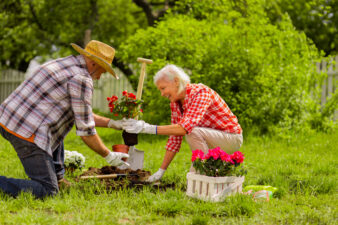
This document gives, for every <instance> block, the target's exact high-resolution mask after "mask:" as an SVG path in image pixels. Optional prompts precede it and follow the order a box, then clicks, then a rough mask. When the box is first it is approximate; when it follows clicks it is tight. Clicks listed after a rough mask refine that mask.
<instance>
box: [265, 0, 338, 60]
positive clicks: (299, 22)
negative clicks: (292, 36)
mask: <svg viewBox="0 0 338 225" xmlns="http://www.w3.org/2000/svg"><path fill="white" fill-rule="evenodd" d="M265 9H266V11H267V13H268V16H269V18H270V19H271V21H272V22H273V23H278V22H279V21H280V20H281V18H282V17H283V15H284V14H285V13H287V14H288V15H289V16H290V18H291V20H292V23H293V25H294V26H295V27H296V28H297V29H298V30H300V31H304V32H305V34H306V36H307V37H309V38H310V39H311V40H312V41H313V42H314V43H315V45H316V46H317V48H318V49H320V50H323V51H324V52H325V55H326V56H328V55H335V54H338V32H337V25H338V1H336V0H274V1H266V5H265Z"/></svg>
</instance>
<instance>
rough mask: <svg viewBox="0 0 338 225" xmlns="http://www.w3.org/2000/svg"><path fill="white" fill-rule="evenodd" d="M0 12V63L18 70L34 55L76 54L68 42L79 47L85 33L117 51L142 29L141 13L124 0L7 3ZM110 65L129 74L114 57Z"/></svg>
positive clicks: (23, 0)
mask: <svg viewBox="0 0 338 225" xmlns="http://www.w3.org/2000/svg"><path fill="white" fill-rule="evenodd" d="M0 8H1V9H2V10H1V13H0V49H1V52H3V54H2V55H0V64H1V65H2V67H11V68H16V69H19V70H21V71H25V70H26V68H27V66H28V63H29V61H30V60H31V59H32V58H34V57H35V56H38V55H40V56H47V57H51V58H55V57H62V56H65V55H68V54H71V53H75V52H73V51H72V49H71V48H70V45H69V44H70V43H72V42H73V43H76V44H79V45H80V46H84V45H85V43H84V42H85V41H86V34H87V35H88V34H90V36H91V38H92V39H98V40H100V41H103V42H106V43H108V44H110V45H112V46H114V47H115V48H116V49H118V47H119V45H120V44H121V42H122V41H124V40H125V39H126V38H127V37H128V36H129V35H131V34H133V33H134V32H135V31H136V30H137V29H139V28H141V27H146V26H147V24H146V18H145V16H143V13H142V11H140V10H139V8H138V7H137V6H136V5H135V4H134V3H133V2H132V1H126V0H110V1H106V0H85V1H83V0H71V1H69V0H61V1H60V0H58V1H55V0H48V1H47V0H30V1H26V0H19V1H17V0H8V1H2V2H1V3H0ZM87 39H88V38H87ZM114 65H115V66H117V67H119V68H120V69H121V70H122V71H123V72H124V73H125V74H127V75H130V74H132V71H131V70H130V69H129V68H128V67H126V66H125V65H124V64H123V62H121V61H119V60H118V57H117V59H115V60H114Z"/></svg>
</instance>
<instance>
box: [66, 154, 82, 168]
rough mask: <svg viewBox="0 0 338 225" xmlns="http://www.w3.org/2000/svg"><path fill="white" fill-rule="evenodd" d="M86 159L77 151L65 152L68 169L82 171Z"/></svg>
mask: <svg viewBox="0 0 338 225" xmlns="http://www.w3.org/2000/svg"><path fill="white" fill-rule="evenodd" d="M85 161H86V158H85V157H84V156H83V155H82V154H81V153H78V152H77V151H67V150H65V160H64V162H65V167H66V169H71V170H75V169H81V168H83V167H84V164H85Z"/></svg>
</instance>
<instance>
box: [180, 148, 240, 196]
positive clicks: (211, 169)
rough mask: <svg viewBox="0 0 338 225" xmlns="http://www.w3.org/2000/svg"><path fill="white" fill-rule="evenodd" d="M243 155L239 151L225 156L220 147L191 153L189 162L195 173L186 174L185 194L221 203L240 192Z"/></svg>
mask: <svg viewBox="0 0 338 225" xmlns="http://www.w3.org/2000/svg"><path fill="white" fill-rule="evenodd" d="M243 160H244V155H243V154H242V153H241V152H240V151H236V152H234V153H233V154H231V155H230V154H227V153H226V152H225V151H223V150H222V149H221V148H220V147H216V148H214V149H209V150H208V153H207V154H204V152H203V151H202V150H195V151H193V152H192V157H191V161H192V163H193V167H194V169H195V170H196V172H189V173H188V174H187V192H186V194H187V195H188V196H191V197H195V198H199V199H202V200H210V201H222V200H223V199H224V198H225V196H227V195H231V194H234V193H237V192H241V191H242V184H243V182H244V176H243V175H244V174H245V173H246V171H245V169H244V167H243Z"/></svg>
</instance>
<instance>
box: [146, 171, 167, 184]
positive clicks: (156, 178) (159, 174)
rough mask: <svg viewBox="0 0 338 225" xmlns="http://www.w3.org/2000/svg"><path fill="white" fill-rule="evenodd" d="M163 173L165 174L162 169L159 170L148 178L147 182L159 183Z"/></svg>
mask: <svg viewBox="0 0 338 225" xmlns="http://www.w3.org/2000/svg"><path fill="white" fill-rule="evenodd" d="M164 172H165V170H164V169H161V168H159V169H158V171H157V172H156V173H154V174H153V175H151V176H150V177H149V178H148V180H147V182H156V181H159V180H160V179H161V178H162V177H163V175H164Z"/></svg>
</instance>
